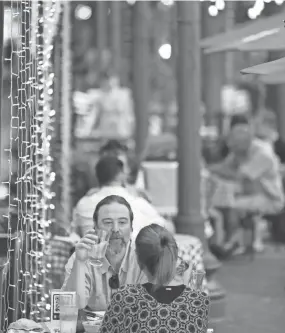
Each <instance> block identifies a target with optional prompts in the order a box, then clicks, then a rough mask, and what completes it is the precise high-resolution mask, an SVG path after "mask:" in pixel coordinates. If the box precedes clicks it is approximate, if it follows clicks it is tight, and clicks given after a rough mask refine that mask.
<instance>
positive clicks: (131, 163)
mask: <svg viewBox="0 0 285 333" xmlns="http://www.w3.org/2000/svg"><path fill="white" fill-rule="evenodd" d="M99 154H100V157H103V156H116V157H118V159H119V160H121V161H122V163H123V165H124V172H125V174H126V182H125V185H124V186H125V187H126V188H127V189H128V190H129V191H130V192H131V194H133V195H136V196H139V197H142V198H144V199H145V200H147V201H149V202H151V200H150V197H149V194H148V193H147V192H146V191H145V190H143V188H142V186H140V182H141V181H140V179H141V178H142V174H141V173H142V172H141V170H140V162H141V161H136V159H135V158H134V157H133V158H130V152H129V149H128V147H127V146H126V145H124V144H122V143H121V142H119V141H118V140H114V139H113V140H109V141H108V142H107V143H106V144H105V145H104V146H102V147H101V149H100V152H99Z"/></svg>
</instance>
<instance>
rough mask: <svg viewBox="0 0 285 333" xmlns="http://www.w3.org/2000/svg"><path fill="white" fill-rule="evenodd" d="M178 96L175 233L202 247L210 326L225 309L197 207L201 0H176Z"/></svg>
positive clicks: (198, 185)
mask: <svg viewBox="0 0 285 333" xmlns="http://www.w3.org/2000/svg"><path fill="white" fill-rule="evenodd" d="M177 23H178V31H177V33H178V44H177V98H178V133H177V135H178V162H179V169H178V216H177V220H176V229H177V232H178V233H184V234H191V235H194V236H196V237H198V238H199V239H200V240H201V241H202V243H203V247H204V252H205V254H204V263H205V268H206V273H207V278H208V281H209V292H210V297H211V301H212V306H211V313H210V316H211V326H210V327H213V326H214V325H215V323H216V322H218V321H220V320H221V318H223V316H224V311H225V304H224V299H225V294H224V291H223V289H222V288H221V287H220V286H219V284H218V283H217V282H216V281H215V279H214V273H215V272H216V270H217V269H218V268H219V267H220V263H219V262H218V261H217V259H216V258H215V257H214V256H213V255H212V254H211V253H210V252H209V249H208V246H207V242H206V240H205V236H204V220H203V218H202V216H201V209H200V188H201V187H200V182H201V179H200V168H201V164H200V163H201V139H200V134H199V130H200V124H201V112H200V79H201V72H200V47H199V40H200V2H199V1H180V2H177Z"/></svg>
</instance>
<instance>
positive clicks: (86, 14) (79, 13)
mask: <svg viewBox="0 0 285 333" xmlns="http://www.w3.org/2000/svg"><path fill="white" fill-rule="evenodd" d="M91 16H92V9H91V7H89V6H86V5H78V6H77V7H76V8H75V17H76V18H77V19H78V20H82V21H86V20H89V19H90V17H91Z"/></svg>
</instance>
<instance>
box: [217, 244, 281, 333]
mask: <svg viewBox="0 0 285 333" xmlns="http://www.w3.org/2000/svg"><path fill="white" fill-rule="evenodd" d="M218 280H219V282H220V283H221V284H222V285H223V287H224V288H225V289H226V291H227V300H226V319H225V321H224V323H223V324H220V325H219V329H218V330H216V332H215V333H284V332H285V248H282V249H281V250H280V251H278V252H276V248H274V247H270V248H269V249H267V251H266V252H265V253H263V254H259V255H256V258H255V259H254V261H250V259H249V258H242V259H241V258H239V259H234V260H233V261H230V262H226V263H223V267H222V268H221V270H220V271H219V273H218Z"/></svg>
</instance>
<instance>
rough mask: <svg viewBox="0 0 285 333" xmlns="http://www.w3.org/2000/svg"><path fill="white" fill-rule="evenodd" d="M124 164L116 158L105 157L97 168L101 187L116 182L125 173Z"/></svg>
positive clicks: (98, 163)
mask: <svg viewBox="0 0 285 333" xmlns="http://www.w3.org/2000/svg"><path fill="white" fill-rule="evenodd" d="M123 168H124V166H123V163H122V161H120V160H119V159H118V158H117V157H116V156H103V157H101V158H100V160H99V161H98V162H97V164H96V167H95V172H96V177H97V180H98V183H99V186H105V185H108V184H109V183H111V182H112V181H114V180H115V178H116V177H117V176H118V175H119V174H120V173H121V172H122V171H123Z"/></svg>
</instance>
